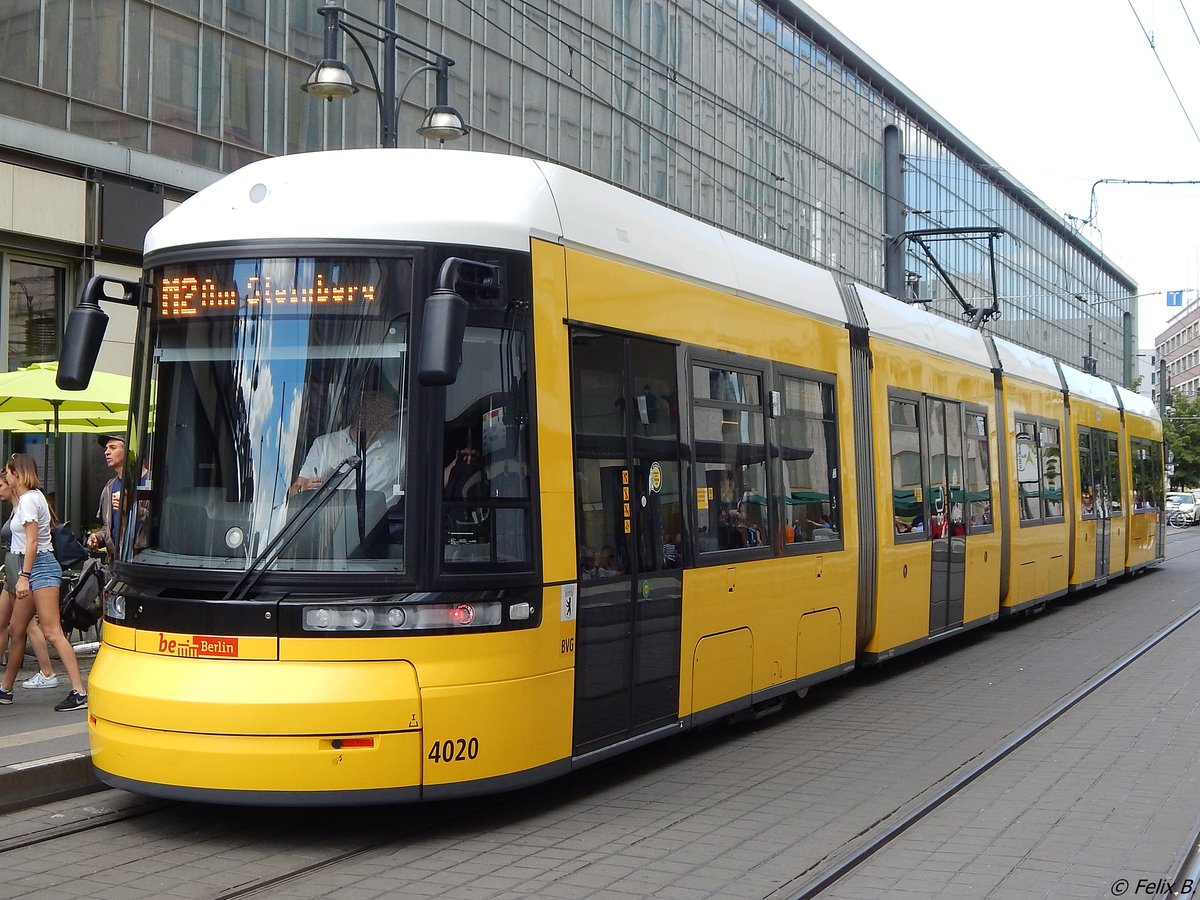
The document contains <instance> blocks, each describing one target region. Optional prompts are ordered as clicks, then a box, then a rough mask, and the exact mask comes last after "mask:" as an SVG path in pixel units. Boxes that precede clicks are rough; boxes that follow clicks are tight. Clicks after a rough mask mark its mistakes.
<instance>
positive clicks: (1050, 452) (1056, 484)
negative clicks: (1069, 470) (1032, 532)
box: [1038, 425, 1063, 519]
mask: <svg viewBox="0 0 1200 900" xmlns="http://www.w3.org/2000/svg"><path fill="white" fill-rule="evenodd" d="M1058 434H1059V432H1058V426H1057V425H1042V426H1041V427H1040V428H1039V429H1038V452H1039V455H1040V457H1041V464H1042V505H1043V514H1044V516H1045V518H1047V519H1061V518H1062V514H1063V489H1062V485H1063V478H1062V448H1061V447H1060V446H1059V439H1058Z"/></svg>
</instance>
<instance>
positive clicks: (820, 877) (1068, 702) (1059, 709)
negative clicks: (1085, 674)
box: [788, 605, 1200, 900]
mask: <svg viewBox="0 0 1200 900" xmlns="http://www.w3.org/2000/svg"><path fill="white" fill-rule="evenodd" d="M1197 615H1200V605H1198V606H1195V607H1193V608H1192V609H1191V610H1190V611H1189V612H1187V613H1184V614H1183V615H1182V616H1180V617H1179V618H1178V619H1176V620H1175V621H1174V622H1172V623H1171V624H1170V625H1167V626H1166V627H1164V628H1163V629H1161V630H1160V631H1158V632H1157V633H1156V634H1154V635H1152V636H1151V637H1149V638H1148V639H1147V640H1145V641H1144V642H1143V643H1141V644H1139V645H1138V646H1137V647H1135V648H1134V649H1133V650H1131V651H1129V652H1128V653H1127V654H1125V655H1124V656H1123V657H1121V658H1120V659H1118V660H1117V661H1116V662H1114V663H1113V664H1112V665H1110V666H1109V667H1108V668H1106V669H1104V670H1102V671H1101V672H1099V673H1098V674H1096V675H1094V676H1092V678H1090V679H1089V680H1088V681H1086V682H1084V683H1083V684H1082V685H1080V686H1079V687H1078V688H1076V689H1075V690H1074V691H1073V692H1071V693H1070V694H1067V695H1066V696H1065V697H1064V698H1063V699H1062V700H1060V701H1059V702H1058V703H1056V704H1055V705H1054V706H1051V707H1049V708H1048V709H1047V710H1046V711H1045V712H1043V713H1042V714H1041V715H1039V716H1037V717H1036V718H1034V719H1031V720H1030V721H1028V722H1026V723H1025V725H1023V726H1022V727H1021V728H1020V729H1019V730H1017V731H1015V732H1014V733H1013V734H1012V735H1011V736H1009V737H1007V738H1005V739H1004V740H1003V741H1001V742H1000V743H999V744H997V745H996V746H994V747H993V748H992V749H991V750H988V751H987V752H986V753H984V754H983V755H982V756H980V757H977V758H976V760H975V761H974V762H972V763H970V764H969V765H968V766H967V767H966V768H965V769H962V770H960V771H959V772H958V773H957V774H956V775H954V776H953V777H952V778H951V779H950V780H949V781H948V782H945V783H944V784H941V785H935V786H934V788H932V789H931V790H932V793H931V794H928V796H925V797H924V798H922V799H919V800H917V801H914V802H915V805H913V806H912V807H911V808H909V809H906V810H903V811H901V812H899V813H898V815H897V816H896V818H895V819H894V821H892V822H891V823H890V824H888V825H887V826H886V827H884V828H882V829H881V830H878V831H875V832H874V833H872V832H870V831H867V832H864V834H863V838H862V840H861V842H860V843H859V844H858V845H857V846H854V847H852V848H851V849H849V850H847V851H845V853H844V854H843V855H842V856H841V857H840V858H839V859H838V860H837V861H835V862H833V863H832V864H830V865H828V866H826V867H825V868H823V869H821V870H820V871H818V872H817V873H816V874H815V875H813V876H811V877H810V878H809V879H808V880H807V881H805V882H804V883H803V884H802V885H801V886H800V887H799V888H798V889H797V890H796V891H795V892H794V893H790V894H788V897H789V898H790V900H809V898H812V897H816V896H817V895H818V894H820V893H821V892H822V891H823V890H825V889H826V888H828V887H829V886H830V885H832V884H833V883H834V882H836V881H838V880H840V879H841V878H844V877H845V876H846V875H848V874H850V873H851V872H853V871H854V870H855V869H856V868H858V867H859V866H861V865H862V864H863V863H864V862H866V861H867V860H868V859H870V858H871V857H872V856H874V855H875V854H876V853H878V852H879V851H880V850H882V849H883V848H884V847H885V846H887V845H888V844H889V843H891V842H892V841H893V840H895V839H896V838H898V837H900V836H901V835H902V834H904V833H905V832H906V831H908V829H910V828H912V827H913V826H914V825H916V824H917V823H918V822H919V821H921V819H923V818H925V816H927V815H929V814H930V813H931V812H933V811H934V810H936V809H937V808H938V807H939V806H941V805H942V804H943V803H945V802H946V801H947V800H949V799H950V798H951V797H953V796H954V795H955V794H957V793H958V792H959V791H961V790H962V789H963V788H965V787H967V785H969V784H971V782H973V781H975V780H976V779H977V778H979V777H980V776H981V775H983V774H984V773H985V772H987V771H988V770H989V769H991V768H992V767H993V766H995V765H996V764H997V763H999V762H1001V761H1002V760H1004V759H1005V758H1006V757H1008V756H1009V755H1010V754H1012V753H1013V752H1014V751H1016V750H1017V749H1018V748H1019V747H1021V746H1022V745H1023V744H1025V743H1026V742H1027V741H1029V740H1030V739H1031V738H1033V737H1035V736H1036V735H1037V734H1038V733H1040V732H1041V731H1042V730H1044V729H1045V728H1046V727H1047V726H1049V725H1051V724H1052V723H1054V722H1055V721H1056V720H1058V719H1059V718H1061V717H1062V716H1063V715H1064V714H1066V713H1067V712H1069V711H1070V710H1071V709H1073V708H1074V707H1075V706H1077V705H1078V704H1079V703H1081V702H1082V701H1083V700H1084V699H1086V698H1087V697H1088V696H1089V695H1090V694H1092V693H1093V692H1094V691H1095V690H1096V689H1097V688H1100V687H1101V686H1103V685H1104V684H1106V683H1107V682H1109V681H1111V680H1112V679H1113V678H1115V677H1116V676H1117V675H1118V674H1120V673H1121V672H1122V671H1123V670H1124V669H1126V668H1127V667H1128V666H1130V665H1131V664H1132V663H1134V662H1136V661H1137V660H1138V659H1140V658H1141V657H1142V656H1144V655H1145V654H1146V653H1148V652H1149V651H1150V650H1151V649H1153V648H1154V647H1155V646H1157V645H1158V644H1159V643H1161V642H1162V641H1163V640H1165V639H1166V638H1168V637H1169V636H1170V635H1172V634H1173V633H1175V632H1176V631H1178V630H1179V629H1180V628H1182V627H1183V626H1184V625H1186V624H1187V623H1188V622H1190V621H1191V620H1192V619H1194V618H1195V617H1196V616H1197ZM885 821H887V819H886V818H885V819H881V820H880V822H885ZM800 877H803V875H802V876H800Z"/></svg>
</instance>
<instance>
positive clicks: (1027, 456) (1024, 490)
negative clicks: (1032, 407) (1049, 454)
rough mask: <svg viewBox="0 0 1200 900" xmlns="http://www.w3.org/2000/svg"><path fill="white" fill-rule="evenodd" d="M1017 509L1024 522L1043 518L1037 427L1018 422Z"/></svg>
mask: <svg viewBox="0 0 1200 900" xmlns="http://www.w3.org/2000/svg"><path fill="white" fill-rule="evenodd" d="M1016 461H1017V501H1018V502H1017V507H1018V509H1019V510H1020V516H1021V521H1022V522H1038V521H1041V518H1042V467H1041V463H1040V462H1039V459H1038V446H1037V425H1035V424H1034V423H1033V422H1023V421H1021V420H1020V419H1018V420H1017V435H1016Z"/></svg>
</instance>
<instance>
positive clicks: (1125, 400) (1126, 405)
mask: <svg viewBox="0 0 1200 900" xmlns="http://www.w3.org/2000/svg"><path fill="white" fill-rule="evenodd" d="M1113 387H1114V388H1116V390H1117V397H1118V398H1119V399H1120V401H1121V408H1122V409H1124V410H1125V412H1130V413H1133V414H1134V415H1135V416H1142V417H1144V418H1147V419H1158V418H1159V413H1158V407H1157V406H1155V405H1154V401H1153V400H1151V399H1150V398H1149V397H1147V396H1145V395H1144V394H1139V393H1137V392H1135V391H1131V390H1129V388H1127V387H1122V386H1121V385H1119V384H1114V385H1113Z"/></svg>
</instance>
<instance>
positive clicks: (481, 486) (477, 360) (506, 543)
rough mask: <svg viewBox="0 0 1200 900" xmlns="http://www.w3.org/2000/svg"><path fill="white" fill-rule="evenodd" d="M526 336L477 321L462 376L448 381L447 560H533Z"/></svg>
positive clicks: (445, 446) (449, 562) (444, 556)
mask: <svg viewBox="0 0 1200 900" xmlns="http://www.w3.org/2000/svg"><path fill="white" fill-rule="evenodd" d="M525 360H526V352H525V343H524V335H523V334H521V333H520V332H511V331H507V330H502V329H499V328H480V327H470V328H468V329H467V332H466V338H465V340H464V341H463V351H462V365H461V368H460V369H459V376H458V380H457V381H455V382H454V384H452V385H450V386H449V387H447V388H446V413H445V423H444V425H443V433H442V487H443V491H442V521H443V538H442V559H443V561H444V562H445V563H446V564H447V565H453V564H470V563H490V564H521V563H528V562H529V561H530V559H531V553H532V550H531V531H530V529H531V523H530V499H529V455H528V440H529V438H528V427H527V426H528V421H527V412H526V411H527V410H528V408H529V404H528V398H527V397H526V390H527V381H528V380H527V379H526V377H525V373H526V363H525Z"/></svg>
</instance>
